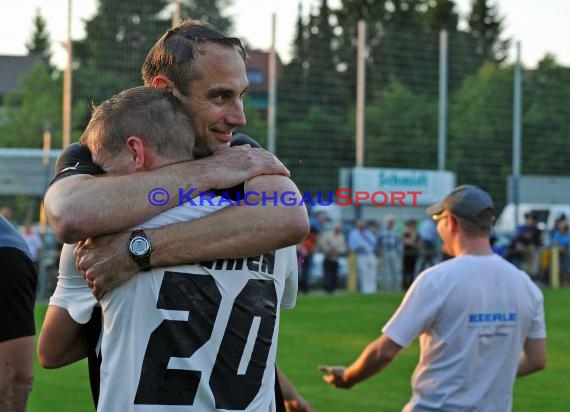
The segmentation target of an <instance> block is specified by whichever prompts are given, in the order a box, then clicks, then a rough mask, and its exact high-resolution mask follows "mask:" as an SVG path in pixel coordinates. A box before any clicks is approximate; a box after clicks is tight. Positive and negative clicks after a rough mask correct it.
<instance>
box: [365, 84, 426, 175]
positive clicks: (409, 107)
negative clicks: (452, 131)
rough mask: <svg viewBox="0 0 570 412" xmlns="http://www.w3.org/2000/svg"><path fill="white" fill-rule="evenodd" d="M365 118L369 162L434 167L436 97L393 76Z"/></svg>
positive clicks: (369, 107)
mask: <svg viewBox="0 0 570 412" xmlns="http://www.w3.org/2000/svg"><path fill="white" fill-rule="evenodd" d="M365 118H366V132H365V135H366V143H365V153H366V156H365V164H366V165H367V166H370V167H404V168H416V169H431V168H433V164H434V163H435V160H436V159H437V143H436V142H437V100H436V99H435V98H433V97H430V96H426V95H421V94H416V93H414V92H413V91H412V90H411V89H410V88H408V87H406V86H405V85H404V84H402V83H400V82H399V81H398V80H397V79H395V78H392V80H391V82H390V83H389V85H388V87H387V88H386V89H385V90H382V91H380V92H379V93H377V94H376V96H375V98H374V99H373V100H372V101H371V102H370V104H369V105H368V106H367V107H366V116H365ZM402 143H405V146H404V145H403V144H402ZM405 149H407V150H405Z"/></svg>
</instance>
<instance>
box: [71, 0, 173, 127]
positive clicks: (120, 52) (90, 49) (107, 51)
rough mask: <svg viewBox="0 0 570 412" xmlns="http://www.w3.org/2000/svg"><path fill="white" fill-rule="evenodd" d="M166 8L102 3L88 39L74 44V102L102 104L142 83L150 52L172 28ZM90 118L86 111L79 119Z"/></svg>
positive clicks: (153, 1) (147, 0)
mask: <svg viewBox="0 0 570 412" xmlns="http://www.w3.org/2000/svg"><path fill="white" fill-rule="evenodd" d="M165 5H166V2H165V1H163V0H141V1H137V2H136V3H132V2H117V1H114V0H100V1H99V7H98V12H97V14H95V16H93V17H92V18H91V19H90V20H88V21H86V22H85V30H86V37H85V38H84V39H83V40H81V41H78V42H74V45H73V50H74V63H75V65H76V67H77V70H75V71H74V85H73V90H74V93H73V99H74V102H77V101H84V102H94V103H100V102H102V101H103V100H105V99H107V98H109V97H110V96H112V95H114V94H116V93H118V92H119V91H121V90H123V89H126V88H129V87H134V86H138V85H141V84H142V80H141V75H140V70H141V67H142V64H143V62H144V60H145V58H146V56H147V54H148V51H149V50H150V48H151V47H152V45H153V44H154V43H155V42H156V40H158V39H159V38H160V36H161V35H162V34H163V33H164V32H165V31H166V30H168V28H170V25H171V19H170V18H169V17H168V16H164V15H163V14H162V13H161V12H162V11H163V9H164V7H165ZM89 115H90V111H89V110H87V109H86V111H85V112H83V113H82V114H81V115H79V117H80V118H83V119H88V118H89ZM85 125H86V124H85V123H84V124H82V125H79V126H80V128H81V129H83V127H84V126H85Z"/></svg>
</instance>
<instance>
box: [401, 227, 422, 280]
mask: <svg viewBox="0 0 570 412" xmlns="http://www.w3.org/2000/svg"><path fill="white" fill-rule="evenodd" d="M417 225H418V224H417V221H416V219H408V220H406V227H405V229H404V233H402V238H401V241H402V245H403V246H404V256H403V259H402V266H403V271H402V272H403V273H402V289H403V290H408V288H409V287H410V286H411V285H412V282H413V281H414V279H415V277H416V263H417V262H418V256H419V253H420V237H419V235H418V231H417Z"/></svg>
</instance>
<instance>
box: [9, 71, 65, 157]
mask: <svg viewBox="0 0 570 412" xmlns="http://www.w3.org/2000/svg"><path fill="white" fill-rule="evenodd" d="M61 99H62V81H61V78H60V77H59V78H57V77H56V78H53V77H52V76H51V75H50V73H49V72H48V70H47V68H46V67H45V66H44V65H43V64H41V63H39V62H38V63H37V64H36V65H34V66H33V67H32V69H31V70H30V71H29V72H27V73H25V74H24V75H23V76H22V77H21V79H20V81H19V82H18V87H17V88H15V89H14V90H11V91H9V92H8V93H7V94H6V96H5V99H4V104H3V117H4V119H3V121H2V122H0V147H30V148H36V149H40V148H41V147H42V136H43V132H44V131H45V130H46V129H50V130H52V147H60V146H61V118H62V116H61V107H62V106H61V104H56V103H55V102H61Z"/></svg>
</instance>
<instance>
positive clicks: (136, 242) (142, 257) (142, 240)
mask: <svg viewBox="0 0 570 412" xmlns="http://www.w3.org/2000/svg"><path fill="white" fill-rule="evenodd" d="M151 252H152V246H151V244H150V238H149V237H148V236H147V235H146V233H145V232H144V231H143V230H142V229H137V230H133V231H132V233H131V237H130V238H129V255H131V257H132V258H133V260H134V261H135V262H136V264H137V265H138V266H139V268H140V269H141V270H143V271H147V270H150V268H151V266H150V254H151Z"/></svg>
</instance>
